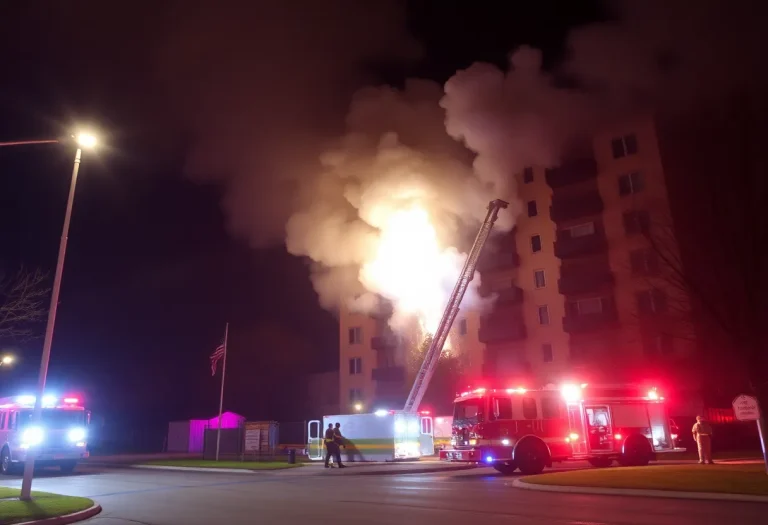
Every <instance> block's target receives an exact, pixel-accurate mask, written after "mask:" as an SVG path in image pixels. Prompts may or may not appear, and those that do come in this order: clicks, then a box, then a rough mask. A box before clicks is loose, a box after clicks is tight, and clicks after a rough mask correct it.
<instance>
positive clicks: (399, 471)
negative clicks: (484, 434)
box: [342, 465, 477, 476]
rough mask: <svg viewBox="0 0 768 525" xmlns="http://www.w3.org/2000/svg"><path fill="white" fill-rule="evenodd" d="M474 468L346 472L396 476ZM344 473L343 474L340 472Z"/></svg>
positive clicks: (471, 467)
mask: <svg viewBox="0 0 768 525" xmlns="http://www.w3.org/2000/svg"><path fill="white" fill-rule="evenodd" d="M474 468H477V467H476V466H475V465H467V466H461V467H444V468H421V469H413V470H379V471H375V472H371V471H368V472H358V473H353V472H350V473H349V474H346V475H347V476H396V475H398V474H399V475H402V474H432V473H433V472H434V473H440V472H455V471H459V470H472V469H474ZM342 475H344V474H342Z"/></svg>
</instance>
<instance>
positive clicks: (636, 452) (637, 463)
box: [619, 435, 653, 467]
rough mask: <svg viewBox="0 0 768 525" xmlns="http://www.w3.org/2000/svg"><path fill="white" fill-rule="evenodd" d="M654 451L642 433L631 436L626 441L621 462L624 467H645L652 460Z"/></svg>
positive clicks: (620, 458)
mask: <svg viewBox="0 0 768 525" xmlns="http://www.w3.org/2000/svg"><path fill="white" fill-rule="evenodd" d="M652 453H653V452H652V451H651V445H649V444H648V439H646V438H645V437H644V436H640V435H636V436H630V437H629V438H627V441H626V442H625V443H624V451H623V453H622V454H621V456H619V464H620V465H622V466H624V467H644V466H645V465H647V464H648V463H649V462H650V461H651V454H652Z"/></svg>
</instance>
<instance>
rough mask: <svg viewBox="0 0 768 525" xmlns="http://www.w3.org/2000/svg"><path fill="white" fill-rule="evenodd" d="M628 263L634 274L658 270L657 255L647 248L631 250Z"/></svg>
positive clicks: (648, 273)
mask: <svg viewBox="0 0 768 525" xmlns="http://www.w3.org/2000/svg"><path fill="white" fill-rule="evenodd" d="M629 265H630V268H632V273H633V274H634V275H653V274H656V273H658V272H659V256H658V255H657V254H656V252H654V251H653V250H651V249H648V248H641V249H639V250H632V251H630V252H629Z"/></svg>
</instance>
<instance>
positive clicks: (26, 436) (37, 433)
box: [21, 427, 45, 448]
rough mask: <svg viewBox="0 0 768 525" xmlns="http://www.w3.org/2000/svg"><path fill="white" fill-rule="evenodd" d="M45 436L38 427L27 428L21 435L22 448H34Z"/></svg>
mask: <svg viewBox="0 0 768 525" xmlns="http://www.w3.org/2000/svg"><path fill="white" fill-rule="evenodd" d="M44 437H45V434H44V433H43V429H42V428H40V427H29V428H28V429H26V430H25V431H24V433H23V434H22V435H21V442H22V448H29V447H34V446H35V445H39V444H40V443H42V442H43V438H44Z"/></svg>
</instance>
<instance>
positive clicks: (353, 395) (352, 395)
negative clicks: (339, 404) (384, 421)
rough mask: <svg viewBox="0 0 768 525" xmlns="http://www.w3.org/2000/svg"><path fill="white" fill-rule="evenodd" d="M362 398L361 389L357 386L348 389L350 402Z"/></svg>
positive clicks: (356, 401)
mask: <svg viewBox="0 0 768 525" xmlns="http://www.w3.org/2000/svg"><path fill="white" fill-rule="evenodd" d="M362 400H363V391H362V390H361V389H359V388H350V389H349V402H350V403H359V402H360V401H362Z"/></svg>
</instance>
